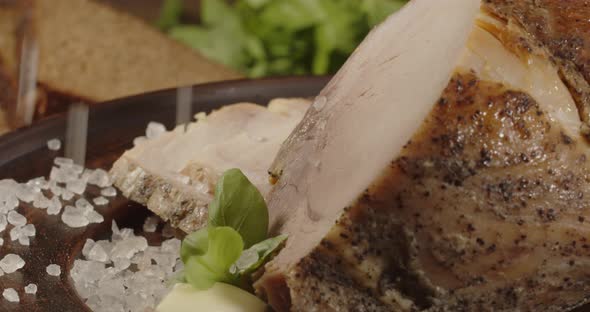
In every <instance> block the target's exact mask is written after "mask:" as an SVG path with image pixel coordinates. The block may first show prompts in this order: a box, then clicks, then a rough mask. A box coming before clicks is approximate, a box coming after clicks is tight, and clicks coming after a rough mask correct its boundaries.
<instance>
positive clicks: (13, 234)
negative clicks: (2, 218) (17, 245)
mask: <svg viewBox="0 0 590 312" xmlns="http://www.w3.org/2000/svg"><path fill="white" fill-rule="evenodd" d="M21 236H23V234H22V233H21V227H20V226H15V227H13V228H12V229H11V230H10V240H11V241H13V242H14V241H16V240H18V239H19V238H20V237H21Z"/></svg>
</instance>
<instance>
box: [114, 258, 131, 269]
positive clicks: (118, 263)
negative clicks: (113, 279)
mask: <svg viewBox="0 0 590 312" xmlns="http://www.w3.org/2000/svg"><path fill="white" fill-rule="evenodd" d="M113 263H114V264H115V269H117V270H118V271H122V270H125V269H127V268H129V267H130V266H131V261H129V259H126V258H117V259H114V260H113Z"/></svg>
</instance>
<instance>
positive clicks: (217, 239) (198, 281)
mask: <svg viewBox="0 0 590 312" xmlns="http://www.w3.org/2000/svg"><path fill="white" fill-rule="evenodd" d="M208 234H209V235H208V238H209V242H208V245H209V248H208V249H207V252H206V253H205V254H203V255H200V256H191V257H189V258H188V260H187V262H186V264H185V276H186V280H187V281H188V282H189V283H190V284H191V285H193V286H194V287H195V288H197V289H200V290H205V289H209V288H211V286H213V285H214V284H215V283H216V282H225V283H232V282H234V280H235V279H236V277H235V276H234V275H232V274H231V273H230V272H229V269H230V268H231V266H232V264H233V263H234V262H236V260H238V258H239V257H240V255H241V254H242V250H243V248H244V243H243V241H242V237H241V236H240V234H238V232H236V231H235V230H234V229H232V228H230V227H216V228H209V231H208Z"/></svg>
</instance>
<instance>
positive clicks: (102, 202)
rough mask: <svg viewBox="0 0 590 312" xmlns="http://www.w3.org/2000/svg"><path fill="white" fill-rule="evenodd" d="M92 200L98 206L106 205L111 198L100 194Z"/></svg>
mask: <svg viewBox="0 0 590 312" xmlns="http://www.w3.org/2000/svg"><path fill="white" fill-rule="evenodd" d="M92 202H93V203H94V204H95V205H97V206H104V205H106V204H108V203H109V200H108V199H106V198H104V197H102V196H99V197H96V198H95V199H93V200H92Z"/></svg>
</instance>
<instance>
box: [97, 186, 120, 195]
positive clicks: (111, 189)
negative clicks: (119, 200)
mask: <svg viewBox="0 0 590 312" xmlns="http://www.w3.org/2000/svg"><path fill="white" fill-rule="evenodd" d="M100 195H102V196H105V197H115V196H117V190H116V189H115V188H114V187H112V186H109V187H107V188H104V189H102V190H101V191H100Z"/></svg>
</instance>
